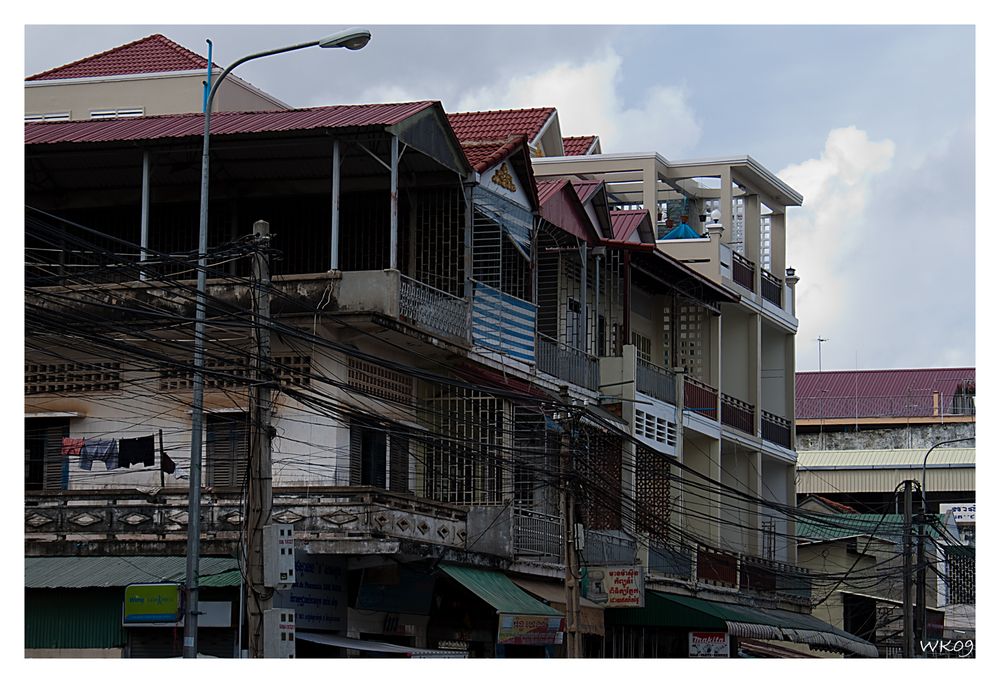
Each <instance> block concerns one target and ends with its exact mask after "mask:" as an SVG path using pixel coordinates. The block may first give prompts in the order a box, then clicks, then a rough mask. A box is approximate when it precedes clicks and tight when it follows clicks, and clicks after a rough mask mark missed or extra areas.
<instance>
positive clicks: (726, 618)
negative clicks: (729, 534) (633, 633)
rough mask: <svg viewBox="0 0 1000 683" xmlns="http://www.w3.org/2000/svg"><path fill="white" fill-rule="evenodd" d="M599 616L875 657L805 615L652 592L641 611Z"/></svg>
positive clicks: (864, 644)
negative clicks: (806, 645) (799, 644)
mask: <svg viewBox="0 0 1000 683" xmlns="http://www.w3.org/2000/svg"><path fill="white" fill-rule="evenodd" d="M604 615H605V619H606V621H607V623H608V624H609V625H611V624H617V625H623V626H660V627H663V628H677V629H685V630H689V631H694V630H710V631H726V632H728V633H729V634H730V635H733V636H735V637H738V638H757V639H762V640H787V641H790V642H795V643H807V644H809V645H815V646H817V647H819V648H822V649H827V650H836V651H839V652H849V653H852V654H859V655H862V656H865V657H877V656H878V651H877V650H876V648H875V646H874V645H872V644H871V643H869V642H868V641H866V640H864V639H863V638H859V637H858V636H855V635H853V634H850V633H848V632H846V631H843V630H841V629H839V628H837V627H835V626H833V625H831V624H828V623H826V622H825V621H822V620H820V619H817V618H816V617H814V616H811V615H809V614H798V613H796V612H788V611H786V610H777V609H767V610H764V609H756V608H753V607H747V606H744V605H735V604H730V603H721V602H714V601H711V600H702V599H700V598H693V597H690V596H686V595H673V594H671V593H661V592H659V591H654V590H647V591H646V606H645V607H642V608H628V609H609V610H605V612H604Z"/></svg>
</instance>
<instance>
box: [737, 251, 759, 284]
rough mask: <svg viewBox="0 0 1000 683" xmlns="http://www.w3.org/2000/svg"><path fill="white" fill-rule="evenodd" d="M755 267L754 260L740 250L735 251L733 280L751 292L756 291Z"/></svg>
mask: <svg viewBox="0 0 1000 683" xmlns="http://www.w3.org/2000/svg"><path fill="white" fill-rule="evenodd" d="M754 268H755V264H754V262H753V261H751V260H750V259H748V258H746V257H745V256H742V255H741V254H739V253H738V252H735V251H734V252H733V282H735V283H736V284H738V285H740V286H741V287H743V288H744V289H746V290H749V291H751V292H752V291H754V286H753V284H754V282H753V281H754V276H753V271H754Z"/></svg>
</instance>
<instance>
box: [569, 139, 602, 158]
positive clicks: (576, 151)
mask: <svg viewBox="0 0 1000 683" xmlns="http://www.w3.org/2000/svg"><path fill="white" fill-rule="evenodd" d="M562 142H563V151H564V152H565V153H566V156H568V157H573V156H580V155H581V154H586V153H587V152H588V151H589V150H590V148H591V147H592V146H593V145H594V143H595V142H597V136H596V135H578V136H573V137H568V138H563V139H562Z"/></svg>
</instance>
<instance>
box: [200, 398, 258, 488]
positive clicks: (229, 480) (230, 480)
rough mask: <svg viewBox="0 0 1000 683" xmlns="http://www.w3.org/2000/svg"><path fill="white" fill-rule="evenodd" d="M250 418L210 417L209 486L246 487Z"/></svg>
mask: <svg viewBox="0 0 1000 683" xmlns="http://www.w3.org/2000/svg"><path fill="white" fill-rule="evenodd" d="M248 437H249V429H248V427H247V419H246V415H240V416H239V417H233V416H228V415H210V416H209V418H208V438H207V444H206V453H205V455H206V460H207V461H208V462H207V470H208V472H207V474H208V476H207V477H206V483H207V484H208V485H209V486H219V487H238V488H242V487H243V481H244V479H245V478H246V471H247V466H248V463H249V458H250V449H249V444H248Z"/></svg>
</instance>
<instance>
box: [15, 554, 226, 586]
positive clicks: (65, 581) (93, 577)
mask: <svg viewBox="0 0 1000 683" xmlns="http://www.w3.org/2000/svg"><path fill="white" fill-rule="evenodd" d="M186 575H187V559H186V558H185V557H183V556H165V557H149V556H136V557H26V558H24V587H25V588H111V587H120V586H127V585H129V584H130V583H161V582H176V583H183V582H184V577H185V576H186ZM239 583H240V576H239V570H238V568H237V565H236V560H235V559H233V558H231V557H202V558H200V561H199V562H198V585H199V586H201V587H207V586H210V587H224V586H238V585H239Z"/></svg>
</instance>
